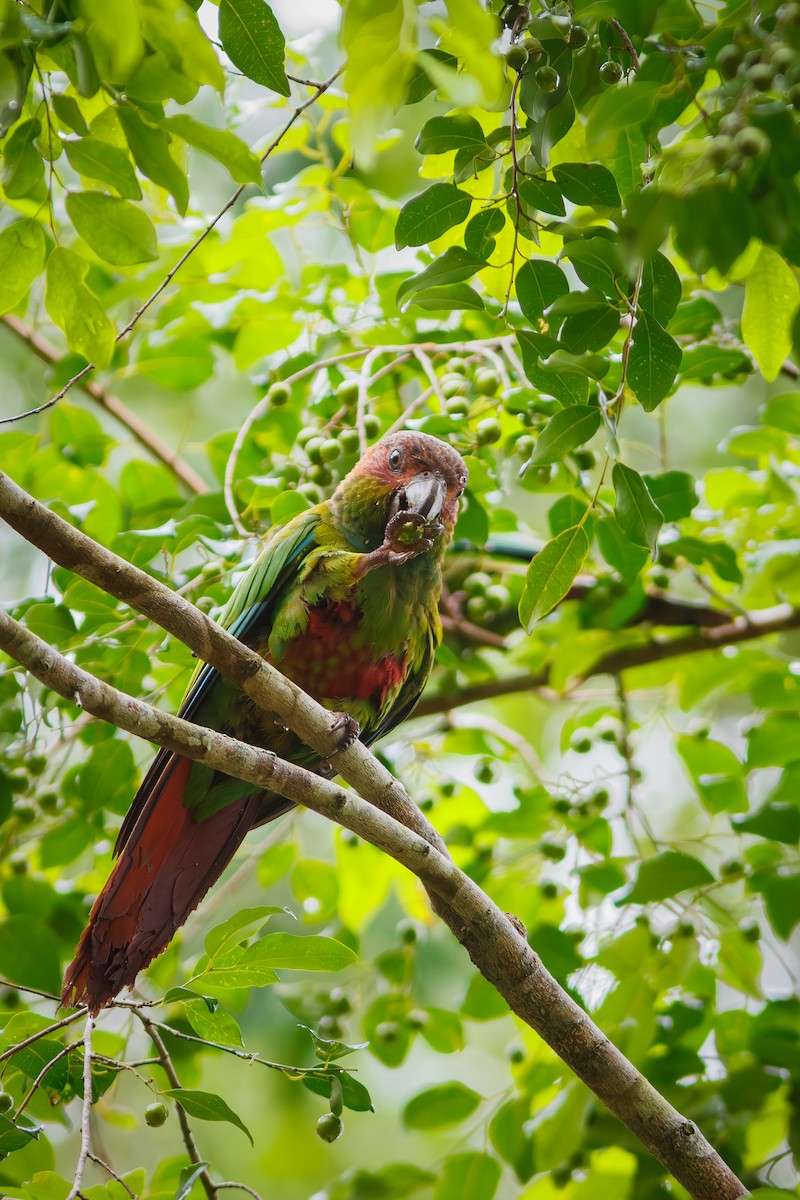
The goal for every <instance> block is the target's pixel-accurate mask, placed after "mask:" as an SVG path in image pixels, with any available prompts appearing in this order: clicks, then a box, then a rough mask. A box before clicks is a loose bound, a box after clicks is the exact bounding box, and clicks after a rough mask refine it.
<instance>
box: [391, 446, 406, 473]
mask: <svg viewBox="0 0 800 1200" xmlns="http://www.w3.org/2000/svg"><path fill="white" fill-rule="evenodd" d="M402 465H403V451H402V450H401V449H400V447H399V446H395V448H394V450H392V452H391V453H390V455H389V467H390V468H391V470H392V471H399V470H400V468H401V466H402Z"/></svg>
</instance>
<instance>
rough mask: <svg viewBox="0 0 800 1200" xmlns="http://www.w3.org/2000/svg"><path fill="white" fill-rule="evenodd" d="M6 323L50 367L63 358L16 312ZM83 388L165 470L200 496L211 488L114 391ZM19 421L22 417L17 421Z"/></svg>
mask: <svg viewBox="0 0 800 1200" xmlns="http://www.w3.org/2000/svg"><path fill="white" fill-rule="evenodd" d="M0 320H2V322H3V324H4V325H5V326H6V328H7V329H8V330H10V331H11V333H13V334H15V336H16V337H18V338H19V339H20V340H21V341H23V342H25V343H26V345H28V346H30V348H31V350H32V351H33V353H34V354H35V355H36V357H37V358H40V359H41V360H42V362H45V363H48V365H50V366H57V365H58V363H60V361H61V355H60V354H59V352H58V350H57V349H56V347H55V346H54V345H53V344H52V342H48V340H47V338H43V337H42V336H41V335H40V334H38V333H36V332H35V330H33V329H31V328H30V327H29V326H27V325H26V324H25V323H24V321H20V319H19V317H15V316H14V315H13V313H5V315H4V316H3V317H0ZM81 387H82V388H83V390H84V391H85V392H86V394H87V396H91V398H92V400H95V401H96V402H97V403H98V404H99V405H100V407H101V408H104V409H105V410H106V412H108V413H111V415H112V417H115V418H116V419H117V420H118V421H119V422H120V424H121V425H124V426H125V428H126V429H127V430H129V432H130V433H132V434H133V436H134V437H135V438H136V440H137V442H139V443H140V444H141V445H142V446H144V447H145V449H146V450H149V452H150V453H151V454H152V455H153V457H154V458H157V459H158V460H159V462H162V463H163V464H164V466H165V467H169V469H170V470H171V471H172V472H173V474H175V475H176V476H177V477H178V479H180V480H181V482H182V483H185V484H186V486H187V487H188V488H189V490H190V491H192V492H196V493H197V494H198V496H201V495H203V494H204V493H205V492H207V491H208V486H207V485H206V483H205V480H203V479H201V477H200V476H199V475H198V474H197V472H196V471H195V470H194V468H193V467H190V466H189V464H188V463H185V462H184V461H183V459H182V458H181V457H180V456H179V455H178V454H177V453H176V452H175V451H174V450H172V449H170V447H169V446H168V445H167V443H166V442H165V441H163V440H162V439H161V438H160V437H159V436H158V434H156V433H153V431H152V429H151V428H150V426H149V425H148V424H146V422H144V421H142V420H141V419H140V418H139V417H137V416H136V413H134V412H131V410H130V409H129V408H128V407H127V405H125V404H123V403H122V401H121V400H119V399H118V398H117V397H116V396H114V395H112V393H111V392H107V391H106V389H105V388H103V387H101V386H100V384H99V383H94V382H93V381H91V380H81ZM13 419H14V420H15V421H18V420H19V419H20V418H19V417H15V418H13Z"/></svg>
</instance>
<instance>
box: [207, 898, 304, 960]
mask: <svg viewBox="0 0 800 1200" xmlns="http://www.w3.org/2000/svg"><path fill="white" fill-rule="evenodd" d="M285 912H286V909H285V908H278V907H276V906H275V905H274V904H260V905H259V906H258V907H257V908H242V909H240V910H239V912H237V913H234V914H233V916H232V917H228V919H227V921H223V922H222V924H221V925H215V926H214V928H213V929H210V930H209V931H208V933H207V934H206V940H205V948H206V954H207V955H208V958H209V963H213V962H214V960H215V959H216V958H217V957H218V956H219V955H220V954H223V953H224V952H225V951H226V950H228V949H229V948H230V947H231V946H232V945H234V944H236V943H238V942H242V941H244V940H245V939H246V938H249V937H252V936H253V934H254V933H258V931H259V930H260V929H261V928H262V926H264V925H266V923H267V921H268V920H269V918H270V917H272V916H275V915H276V913H285Z"/></svg>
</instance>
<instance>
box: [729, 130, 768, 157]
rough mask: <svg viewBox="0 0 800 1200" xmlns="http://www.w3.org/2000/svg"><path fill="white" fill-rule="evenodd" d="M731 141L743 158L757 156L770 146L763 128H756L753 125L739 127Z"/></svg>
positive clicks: (764, 152)
mask: <svg viewBox="0 0 800 1200" xmlns="http://www.w3.org/2000/svg"><path fill="white" fill-rule="evenodd" d="M733 141H734V145H735V146H736V149H737V150H738V151H739V153H740V154H743V155H744V157H745V158H757V157H758V156H759V155H761V154H766V152H767V151H768V150H769V148H770V140H769V138H768V137H767V135H766V133H764V130H763V129H756V128H754V127H753V126H749V127H748V128H746V129H741V130H740V131H739V133H737V135H736V137H735V138H734V139H733Z"/></svg>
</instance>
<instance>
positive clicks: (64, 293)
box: [44, 246, 114, 367]
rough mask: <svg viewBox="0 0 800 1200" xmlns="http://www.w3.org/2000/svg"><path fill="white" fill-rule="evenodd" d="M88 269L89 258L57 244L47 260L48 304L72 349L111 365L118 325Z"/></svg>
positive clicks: (50, 312)
mask: <svg viewBox="0 0 800 1200" xmlns="http://www.w3.org/2000/svg"><path fill="white" fill-rule="evenodd" d="M88 270H89V264H88V263H87V262H86V261H85V259H82V258H79V257H78V255H77V254H73V252H72V251H71V250H65V249H63V247H61V246H56V248H55V250H53V251H52V253H51V254H50V257H49V258H48V260H47V272H46V277H47V290H46V292H45V298H44V306H45V308H46V309H47V312H48V314H49V315H50V317H51V318H52V320H53V322H54V324H56V325H58V326H59V328H60V329H63V331H64V336H65V337H66V339H67V345H68V346H69V348H70V350H74V351H75V352H76V353H77V354H82V355H83V356H84V357H85V358H87V359H89V361H90V362H93V363H94V364H95V365H96V366H98V367H107V366H108V364H109V363H110V362H111V355H112V353H113V351H114V326H113V325H112V324H111V322H110V321H109V319H108V317H107V316H106V313H105V309H104V308H103V306H102V305H101V303H100V301H99V300H98V299H97V297H96V296H95V294H94V292H92V291H90V289H89V288H88V287H87V286H86V284H85V282H84V280H85V278H86V273H87V271H88Z"/></svg>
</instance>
